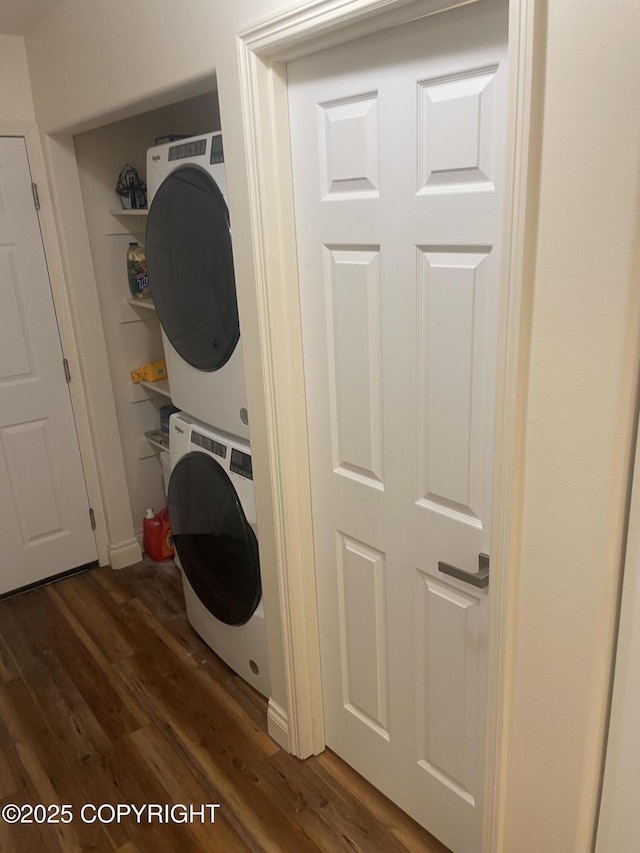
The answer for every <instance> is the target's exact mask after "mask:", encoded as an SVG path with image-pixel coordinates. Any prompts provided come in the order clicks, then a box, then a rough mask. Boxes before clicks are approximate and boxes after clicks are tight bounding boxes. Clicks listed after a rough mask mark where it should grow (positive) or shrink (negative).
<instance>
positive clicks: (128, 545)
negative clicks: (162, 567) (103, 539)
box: [108, 537, 142, 569]
mask: <svg viewBox="0 0 640 853" xmlns="http://www.w3.org/2000/svg"><path fill="white" fill-rule="evenodd" d="M141 559H142V549H141V548H140V543H139V542H138V540H137V539H136V538H135V537H134V538H133V539H125V540H124V541H123V542H111V543H109V560H108V562H109V565H110V566H111V568H112V569H124V568H126V567H127V566H133V565H134V564H135V563H139V562H140V560H141Z"/></svg>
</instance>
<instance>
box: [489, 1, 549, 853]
mask: <svg viewBox="0 0 640 853" xmlns="http://www.w3.org/2000/svg"><path fill="white" fill-rule="evenodd" d="M540 5H541V4H540V3H539V2H538V0H512V1H511V3H510V8H509V104H508V112H507V140H506V168H505V188H504V205H503V242H502V245H503V249H502V273H501V316H500V322H499V329H500V330H501V333H502V334H501V338H500V340H499V341H498V346H499V350H498V362H497V364H498V370H497V375H496V425H495V436H494V474H493V483H494V487H493V508H492V537H491V584H490V593H491V594H490V608H491V609H490V633H489V672H488V678H489V683H488V694H487V695H488V703H487V720H491V721H493V725H487V750H486V754H487V760H486V775H485V806H484V813H485V821H484V835H483V850H484V851H487V853H498V851H502V850H503V844H504V842H503V838H502V829H501V828H502V826H503V823H504V820H503V817H504V802H505V796H506V790H505V785H504V780H505V779H506V772H505V769H506V755H507V738H508V722H509V720H508V714H509V687H510V684H509V680H508V679H509V669H510V667H509V664H510V659H511V656H512V654H513V635H514V631H515V618H514V612H515V595H516V579H517V567H518V565H519V554H520V544H521V539H520V533H521V517H522V492H523V484H522V478H523V468H524V438H525V432H526V404H527V377H528V372H529V344H530V339H531V314H532V303H533V264H531V263H530V262H529V260H530V257H531V255H532V254H533V253H534V252H535V223H536V220H537V216H536V214H537V209H535V208H536V205H537V193H536V192H534V191H533V188H534V187H535V186H536V185H537V167H538V160H537V156H538V154H539V151H540V150H541V146H540V145H538V146H537V148H536V147H535V146H534V145H533V142H532V139H533V134H534V133H536V132H537V131H538V128H539V124H538V123H537V122H536V121H535V119H536V114H535V113H536V110H537V109H538V108H539V107H540V105H541V85H542V84H541V81H540V80H539V79H538V78H539V76H540V74H541V73H542V68H543V63H541V62H539V63H537V64H536V62H535V58H536V54H537V53H538V51H539V48H540V44H541V37H540V35H539V33H540V29H539V27H538V26H537V21H536V19H537V16H538V15H539V14H540ZM538 58H539V57H538ZM536 68H537V72H538V74H537V75H536V73H535V72H536Z"/></svg>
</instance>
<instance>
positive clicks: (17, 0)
mask: <svg viewBox="0 0 640 853" xmlns="http://www.w3.org/2000/svg"><path fill="white" fill-rule="evenodd" d="M62 2H63V0H0V34H2V35H12V36H23V35H24V34H25V33H28V32H29V30H30V29H31V28H32V27H33V26H34V25H35V24H37V23H38V21H39V20H40V19H41V18H44V17H45V15H48V14H49V12H51V10H52V9H55V7H56V6H59V5H60V4H61V3H62Z"/></svg>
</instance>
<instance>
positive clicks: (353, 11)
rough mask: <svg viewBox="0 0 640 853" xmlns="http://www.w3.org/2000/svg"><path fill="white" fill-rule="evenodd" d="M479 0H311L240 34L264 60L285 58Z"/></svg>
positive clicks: (241, 38)
mask: <svg viewBox="0 0 640 853" xmlns="http://www.w3.org/2000/svg"><path fill="white" fill-rule="evenodd" d="M477 2H479V0H311V2H309V3H307V4H305V5H304V6H302V7H298V8H296V9H293V10H292V11H287V12H284V13H283V14H281V15H277V16H276V17H273V18H269V19H268V20H266V21H264V22H263V23H260V24H257V25H255V26H253V27H251V28H250V29H248V30H245V31H244V32H243V33H241V34H240V36H239V38H240V40H241V41H242V42H243V43H244V45H245V46H246V48H247V49H248V50H250V51H251V52H252V53H254V54H256V55H261V56H264V57H265V58H267V59H268V61H269V62H270V63H273V62H285V61H290V60H292V59H297V58H298V57H300V56H305V55H307V54H309V53H316V52H317V51H319V50H324V49H325V48H326V47H333V46H334V45H336V44H340V43H341V42H344V41H351V40H352V39H354V38H361V37H362V36H365V35H368V34H369V33H374V32H380V31H381V30H385V29H388V28H389V27H394V26H398V25H399V24H406V23H409V22H410V21H414V20H417V19H418V18H426V17H427V16H428V15H433V14H435V13H436V12H442V11H445V10H447V9H454V8H456V7H458V6H468V5H470V4H471V3H477Z"/></svg>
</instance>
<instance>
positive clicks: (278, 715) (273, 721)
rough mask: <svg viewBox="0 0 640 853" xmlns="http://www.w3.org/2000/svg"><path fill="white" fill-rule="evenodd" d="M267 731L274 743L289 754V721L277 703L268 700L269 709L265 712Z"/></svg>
mask: <svg viewBox="0 0 640 853" xmlns="http://www.w3.org/2000/svg"><path fill="white" fill-rule="evenodd" d="M267 731H268V732H269V734H270V735H271V737H272V738H273V739H274V740H275V742H276V743H278V744H280V746H281V747H282V748H283V749H286V750H287V752H291V745H290V743H289V721H288V719H287V713H286V711H284V710H283V709H282V708H281V707H280V705H278V704H277V702H274V701H273V699H269V709H268V711H267Z"/></svg>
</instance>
